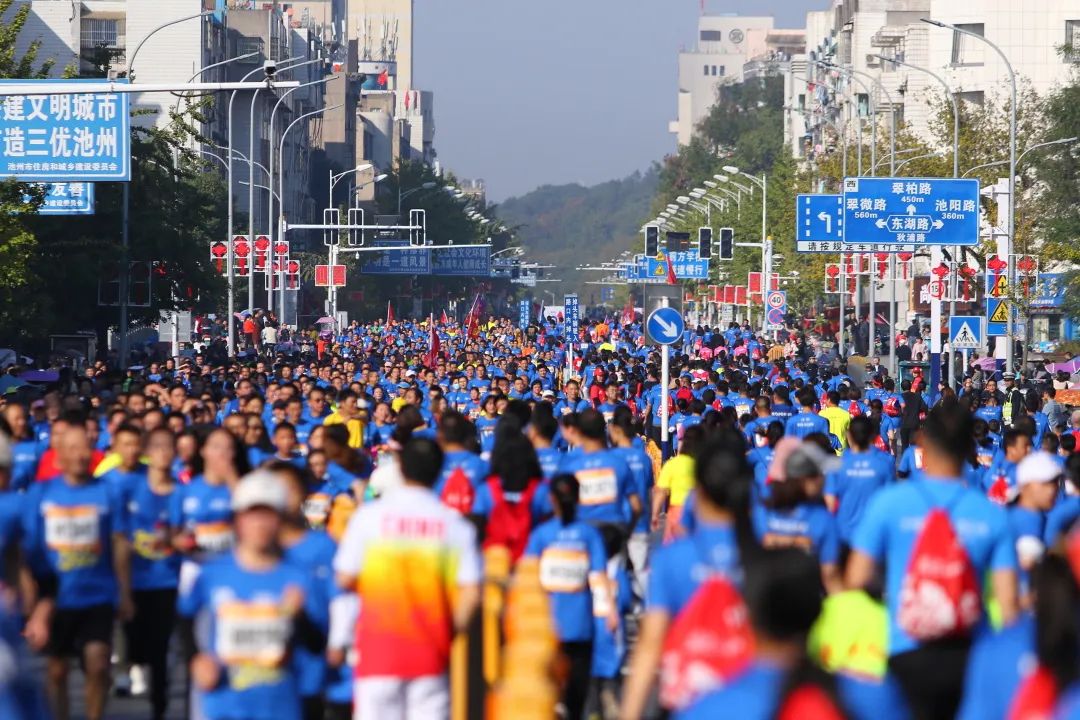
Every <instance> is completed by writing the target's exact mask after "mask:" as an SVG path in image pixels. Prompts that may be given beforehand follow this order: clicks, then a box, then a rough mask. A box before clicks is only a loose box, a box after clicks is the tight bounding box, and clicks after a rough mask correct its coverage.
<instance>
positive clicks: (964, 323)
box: [949, 315, 983, 350]
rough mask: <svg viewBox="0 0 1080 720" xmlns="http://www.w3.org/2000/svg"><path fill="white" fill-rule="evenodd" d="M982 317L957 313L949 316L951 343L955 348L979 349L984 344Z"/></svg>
mask: <svg viewBox="0 0 1080 720" xmlns="http://www.w3.org/2000/svg"><path fill="white" fill-rule="evenodd" d="M982 320H983V319H982V317H981V316H979V315H956V316H954V317H951V318H949V344H950V345H952V349H953V350H978V349H979V348H981V347H982V345H983V331H982Z"/></svg>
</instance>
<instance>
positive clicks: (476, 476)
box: [434, 450, 491, 496]
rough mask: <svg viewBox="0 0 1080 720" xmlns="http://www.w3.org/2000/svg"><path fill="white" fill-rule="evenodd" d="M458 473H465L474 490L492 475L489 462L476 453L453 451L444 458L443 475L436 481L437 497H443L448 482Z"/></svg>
mask: <svg viewBox="0 0 1080 720" xmlns="http://www.w3.org/2000/svg"><path fill="white" fill-rule="evenodd" d="M458 471H460V472H462V473H464V475H465V477H466V478H468V480H469V484H471V485H472V486H473V489H474V490H475V489H476V488H478V487H480V485H481V484H483V482H484V481H485V480H487V478H488V475H490V474H491V468H490V467H489V466H488V464H487V461H486V460H484V459H483V458H481V457H480V456H479V455H477V454H476V453H471V452H469V451H468V450H451V451H449V452H447V453H446V455H445V456H444V457H443V466H442V473H441V474H440V475H439V479H438V480H436V481H435V488H434V490H435V494H436V495H440V496H441V495H442V491H443V487H444V486H445V485H446V481H447V480H449V479H450V476H451V475H453V474H454V473H455V472H458Z"/></svg>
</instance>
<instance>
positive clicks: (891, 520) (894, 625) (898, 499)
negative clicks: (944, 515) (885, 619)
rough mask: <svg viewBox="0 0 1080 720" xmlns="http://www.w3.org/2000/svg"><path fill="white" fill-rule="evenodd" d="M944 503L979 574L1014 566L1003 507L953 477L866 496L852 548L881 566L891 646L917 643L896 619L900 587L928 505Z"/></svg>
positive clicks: (903, 648) (919, 481)
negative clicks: (883, 568) (866, 500)
mask: <svg viewBox="0 0 1080 720" xmlns="http://www.w3.org/2000/svg"><path fill="white" fill-rule="evenodd" d="M932 507H933V508H945V507H948V514H949V517H950V518H951V519H952V525H953V531H954V532H955V533H956V534H957V536H958V538H959V539H960V544H961V545H963V546H964V549H965V550H967V554H968V558H969V559H970V560H971V563H972V565H973V566H974V568H975V574H976V576H977V577H983V576H984V575H985V574H986V573H987V572H990V571H996V570H1014V571H1015V570H1016V569H1017V563H1016V547H1015V545H1014V543H1013V538H1012V532H1011V531H1010V529H1009V523H1008V519H1007V518H1006V516H1005V511H1004V509H1003V508H1000V507H997V506H996V505H994V504H993V503H991V502H990V501H989V500H987V499H986V497H985V496H984V495H983V494H982V493H980V492H978V491H977V490H971V489H968V488H966V487H963V486H962V485H961V484H960V483H959V482H957V481H951V480H940V479H934V478H926V477H923V478H920V479H917V480H910V481H908V482H906V483H898V484H895V485H890V486H889V487H887V488H885V489H883V490H881V491H880V492H878V493H877V494H875V495H874V497H873V498H872V499H871V500H870V504H869V505H868V506H867V508H866V513H865V515H864V516H863V520H862V522H861V523H860V524H859V526H858V527H857V528H856V529H855V535H854V536H853V537H852V541H851V545H852V549H853V550H857V551H859V552H862V553H864V554H866V555H868V556H869V557H871V558H873V559H874V560H875V561H876V562H877V563H878V565H879V566H881V564H882V563H884V567H885V574H886V575H885V597H886V598H887V600H888V603H889V652H890V654H892V655H896V654H898V653H902V652H907V651H908V650H913V649H915V648H916V647H918V645H919V644H918V642H917V641H915V640H914V639H913V638H911V637H910V636H909V635H908V634H907V633H906V632H904V631H903V630H902V629H901V628H900V626H899V624H898V622H897V616H898V613H899V598H900V589H901V587H902V586H903V583H904V575H905V574H906V573H907V568H908V562H909V561H910V559H911V552H912V549H913V548H914V545H915V541H916V539H917V538H918V536H919V532H920V530H921V529H922V523H923V521H924V520H925V518H926V515H927V514H928V513H929V512H930V510H931V508H932Z"/></svg>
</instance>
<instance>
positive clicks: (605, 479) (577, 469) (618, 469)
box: [559, 450, 638, 523]
mask: <svg viewBox="0 0 1080 720" xmlns="http://www.w3.org/2000/svg"><path fill="white" fill-rule="evenodd" d="M559 472H560V473H570V474H572V475H574V476H575V477H576V478H577V481H578V485H579V486H580V501H579V505H578V519H580V520H584V521H586V522H592V523H598V522H605V523H625V522H629V520H630V516H629V514H628V512H627V508H628V502H629V498H630V496H631V495H637V492H638V491H637V488H636V487H635V485H634V476H633V474H632V473H631V472H630V466H629V465H627V464H626V461H625V460H624V459H623V458H622V456H621V455H620V454H618V453H617V452H615V451H614V450H600V451H598V452H592V453H585V452H577V453H570V454H568V455H566V456H564V457H563V461H562V463H561V464H560V465H559Z"/></svg>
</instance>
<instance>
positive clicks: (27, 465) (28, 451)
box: [11, 440, 41, 490]
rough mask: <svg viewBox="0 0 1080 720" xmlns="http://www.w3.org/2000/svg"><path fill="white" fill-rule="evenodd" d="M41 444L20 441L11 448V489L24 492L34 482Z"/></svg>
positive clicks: (33, 441)
mask: <svg viewBox="0 0 1080 720" xmlns="http://www.w3.org/2000/svg"><path fill="white" fill-rule="evenodd" d="M40 459H41V444H40V443H39V442H38V441H37V440H20V441H19V442H17V443H15V444H14V445H12V447H11V489H12V490H25V489H26V488H28V487H30V486H31V485H32V484H33V482H34V476H35V475H37V466H38V460H40Z"/></svg>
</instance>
